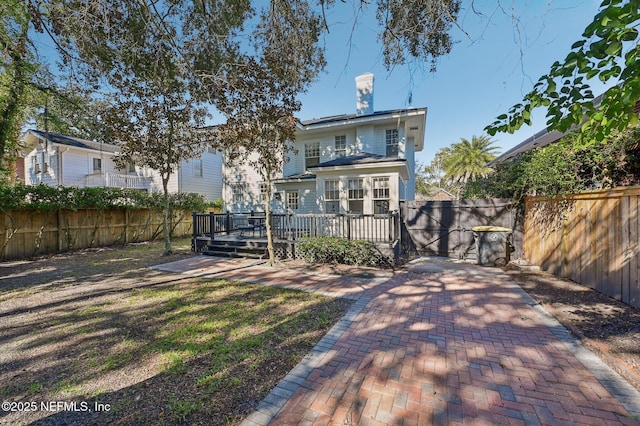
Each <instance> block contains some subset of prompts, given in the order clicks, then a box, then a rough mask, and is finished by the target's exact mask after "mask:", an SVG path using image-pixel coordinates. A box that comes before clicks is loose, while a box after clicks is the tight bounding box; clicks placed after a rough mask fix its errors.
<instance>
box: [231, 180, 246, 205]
mask: <svg viewBox="0 0 640 426" xmlns="http://www.w3.org/2000/svg"><path fill="white" fill-rule="evenodd" d="M231 192H232V193H233V202H234V203H241V202H243V201H244V188H243V185H242V184H241V183H235V184H233V185H231Z"/></svg>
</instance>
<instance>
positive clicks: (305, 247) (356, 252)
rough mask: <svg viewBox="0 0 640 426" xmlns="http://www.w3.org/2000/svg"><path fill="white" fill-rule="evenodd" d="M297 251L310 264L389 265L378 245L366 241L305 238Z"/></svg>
mask: <svg viewBox="0 0 640 426" xmlns="http://www.w3.org/2000/svg"><path fill="white" fill-rule="evenodd" d="M297 249H298V250H299V251H300V253H301V254H302V257H303V258H304V260H305V261H307V262H309V263H342V264H344V265H356V266H380V265H383V264H386V263H387V261H386V259H385V258H384V256H383V255H382V253H380V250H378V248H377V247H376V245H375V244H374V243H372V242H370V241H365V240H347V239H345V238H337V237H315V238H304V239H303V240H302V241H301V242H300V243H299V244H298V246H297Z"/></svg>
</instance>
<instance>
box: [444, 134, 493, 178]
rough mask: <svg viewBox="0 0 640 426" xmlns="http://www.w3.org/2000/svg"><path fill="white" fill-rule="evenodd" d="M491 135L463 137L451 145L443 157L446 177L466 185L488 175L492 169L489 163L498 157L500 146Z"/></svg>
mask: <svg viewBox="0 0 640 426" xmlns="http://www.w3.org/2000/svg"><path fill="white" fill-rule="evenodd" d="M493 143H494V142H493V141H492V140H491V138H490V137H489V136H475V135H474V136H473V137H472V138H471V141H469V140H467V139H465V138H461V139H460V142H458V143H455V144H453V145H451V147H450V149H449V152H448V153H447V155H446V156H445V157H444V159H443V164H442V166H443V169H444V172H445V178H446V179H448V180H450V181H451V182H456V183H460V184H462V185H463V186H464V184H466V183H467V182H469V181H475V180H476V179H478V178H480V177H486V176H487V175H488V174H489V173H491V171H492V169H491V168H490V167H488V166H487V163H488V162H489V161H491V160H493V159H494V158H496V155H495V153H496V152H497V151H499V150H500V147H497V146H494V145H493Z"/></svg>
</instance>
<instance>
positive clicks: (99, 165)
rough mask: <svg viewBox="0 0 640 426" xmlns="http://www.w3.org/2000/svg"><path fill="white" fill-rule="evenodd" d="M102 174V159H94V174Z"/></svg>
mask: <svg viewBox="0 0 640 426" xmlns="http://www.w3.org/2000/svg"><path fill="white" fill-rule="evenodd" d="M100 172H102V159H101V158H94V159H93V173H100Z"/></svg>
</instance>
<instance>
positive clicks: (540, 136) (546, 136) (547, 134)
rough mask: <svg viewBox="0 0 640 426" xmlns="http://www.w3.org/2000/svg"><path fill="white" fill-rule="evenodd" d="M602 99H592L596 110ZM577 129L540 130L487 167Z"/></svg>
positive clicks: (636, 109) (638, 105)
mask: <svg viewBox="0 0 640 426" xmlns="http://www.w3.org/2000/svg"><path fill="white" fill-rule="evenodd" d="M603 97H604V94H601V95H599V96H598V97H596V98H595V99H594V101H593V103H594V105H595V107H596V108H599V107H600V102H601V101H602V99H603ZM633 111H634V112H635V113H636V114H640V100H639V101H637V102H636V104H635V107H634V109H633ZM577 128H578V127H577V126H572V127H571V128H570V129H569V130H567V131H565V132H560V131H558V130H549V129H542V130H540V131H539V132H537V133H536V134H534V135H533V136H529V137H528V138H527V139H525V140H524V141H522V142H520V143H519V144H518V145H516V146H514V147H513V148H511V149H509V150H507V151H506V152H504V153H502V154H500V155H499V156H498V157H496V158H494V159H493V160H491V161H490V162H489V163H488V164H487V165H488V166H489V167H491V166H494V165H496V164H499V163H504V162H505V161H509V160H511V159H514V158H516V157H517V156H519V155H520V154H524V153H525V152H529V151H532V150H534V149H536V148H542V147H543V146H547V145H550V144H552V143H555V142H558V141H559V140H560V139H562V138H563V137H564V136H566V135H568V134H569V133H571V132H573V131H575V130H576V129H577Z"/></svg>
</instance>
